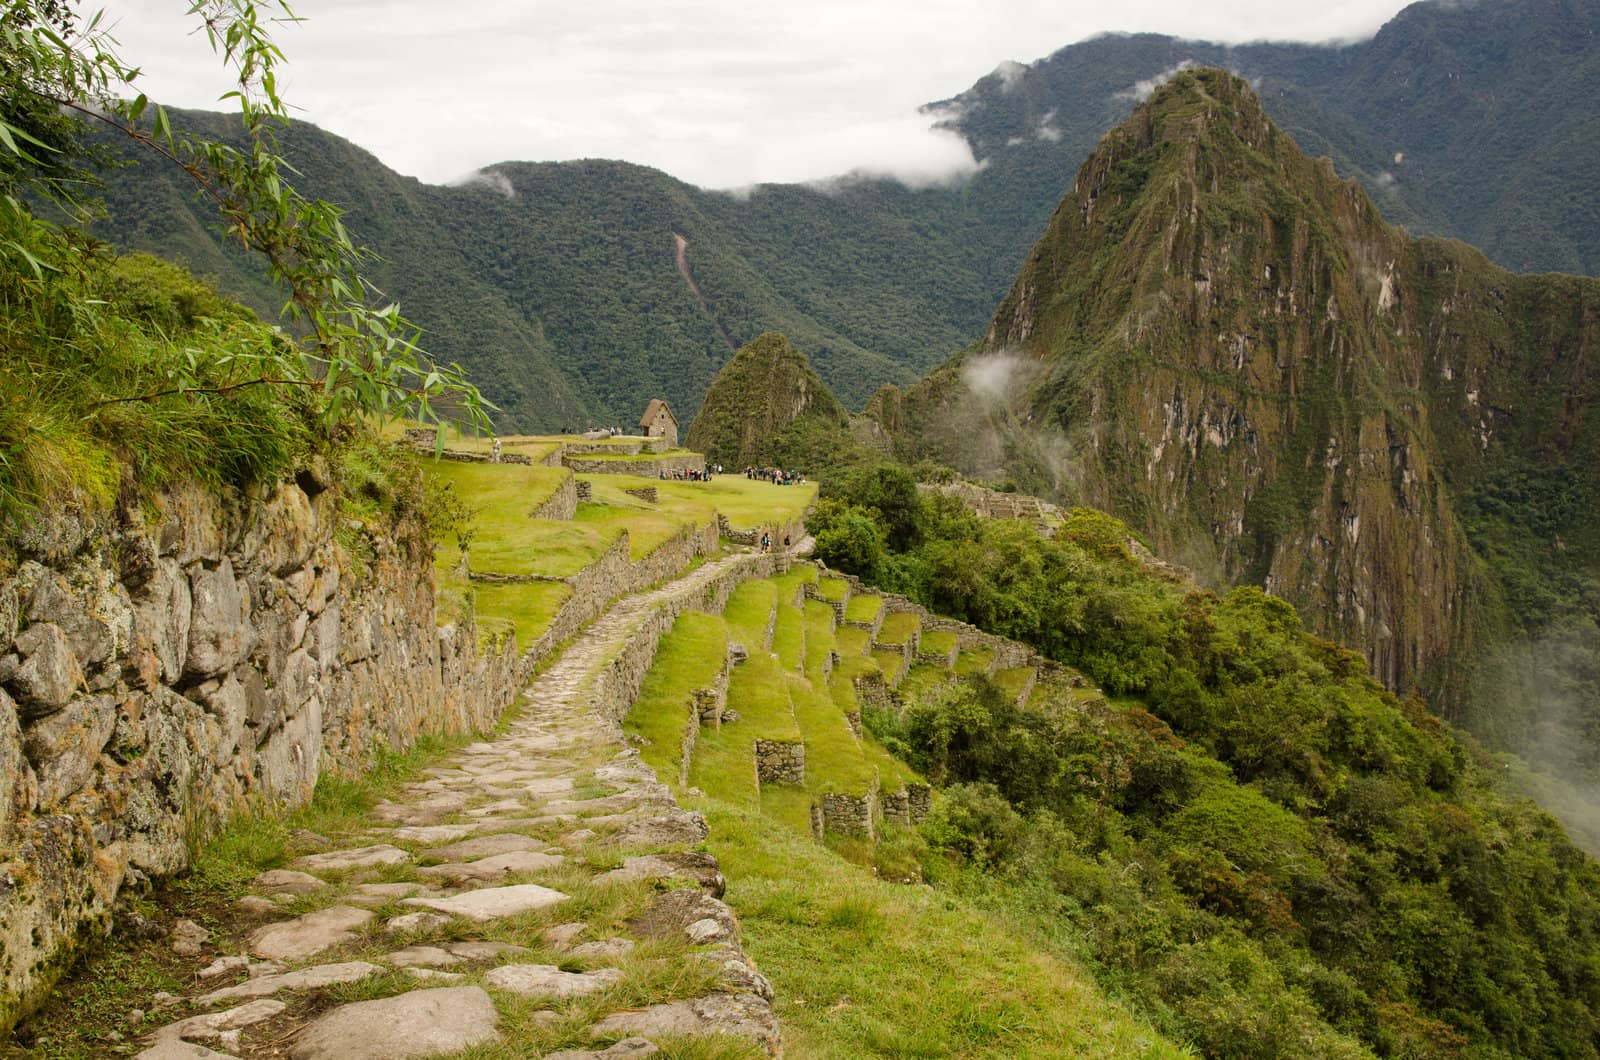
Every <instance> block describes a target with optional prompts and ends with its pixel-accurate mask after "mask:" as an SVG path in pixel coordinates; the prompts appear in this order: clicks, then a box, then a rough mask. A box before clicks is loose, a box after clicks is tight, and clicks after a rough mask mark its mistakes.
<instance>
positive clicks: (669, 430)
mask: <svg viewBox="0 0 1600 1060" xmlns="http://www.w3.org/2000/svg"><path fill="white" fill-rule="evenodd" d="M639 427H640V428H641V429H642V430H643V431H644V434H645V437H646V438H665V439H666V440H667V446H668V447H669V448H672V449H676V448H678V417H676V416H674V415H673V414H672V406H670V405H668V404H667V403H666V402H665V401H662V400H661V399H660V398H651V399H650V404H648V405H646V406H645V407H644V415H643V416H641V417H640V418H639Z"/></svg>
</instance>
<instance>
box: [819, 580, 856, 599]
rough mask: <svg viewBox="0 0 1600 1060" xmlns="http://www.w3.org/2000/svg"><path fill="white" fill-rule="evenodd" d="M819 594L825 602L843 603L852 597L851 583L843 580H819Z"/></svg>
mask: <svg viewBox="0 0 1600 1060" xmlns="http://www.w3.org/2000/svg"><path fill="white" fill-rule="evenodd" d="M817 592H818V593H820V594H821V595H822V598H823V599H824V600H832V601H834V602H835V603H843V602H844V599H845V597H847V596H849V595H850V583H849V582H847V581H845V580H844V579H843V578H834V577H821V578H818V579H817Z"/></svg>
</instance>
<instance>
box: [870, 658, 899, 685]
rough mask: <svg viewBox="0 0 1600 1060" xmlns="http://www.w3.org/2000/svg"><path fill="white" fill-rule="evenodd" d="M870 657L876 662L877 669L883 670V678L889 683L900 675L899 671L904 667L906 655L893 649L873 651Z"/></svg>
mask: <svg viewBox="0 0 1600 1060" xmlns="http://www.w3.org/2000/svg"><path fill="white" fill-rule="evenodd" d="M872 658H873V660H874V661H876V662H877V664H878V669H880V670H882V671H883V679H884V680H885V681H888V682H889V683H890V684H891V685H892V684H894V683H895V681H896V680H897V679H898V678H899V676H900V671H901V670H903V669H904V668H905V665H906V657H905V656H904V655H901V654H900V653H899V652H894V651H882V650H879V651H875V652H873V653H872Z"/></svg>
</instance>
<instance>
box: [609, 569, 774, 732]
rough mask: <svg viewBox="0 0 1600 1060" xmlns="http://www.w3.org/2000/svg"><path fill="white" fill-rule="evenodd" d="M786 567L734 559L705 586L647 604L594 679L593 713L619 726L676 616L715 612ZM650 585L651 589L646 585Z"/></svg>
mask: <svg viewBox="0 0 1600 1060" xmlns="http://www.w3.org/2000/svg"><path fill="white" fill-rule="evenodd" d="M788 567H789V557H788V556H786V555H781V554H777V555H774V554H770V553H768V554H762V553H757V554H754V555H749V556H739V557H737V559H736V561H735V562H733V563H730V564H729V565H728V566H727V567H726V568H725V569H724V570H723V571H722V572H721V573H720V574H719V575H718V576H717V577H715V578H713V579H711V580H710V581H709V582H707V583H705V584H704V585H695V586H694V587H693V588H690V589H684V590H680V591H678V592H676V593H673V594H672V595H670V596H668V597H667V598H665V599H657V600H650V601H648V603H649V606H648V608H647V609H645V610H644V611H643V612H642V614H641V617H640V619H639V621H638V623H637V625H635V626H634V628H633V629H632V630H630V631H629V633H628V635H627V638H626V640H625V642H624V643H623V645H622V648H621V650H620V651H619V652H618V653H617V654H616V655H615V656H614V657H613V658H612V660H611V662H610V663H609V664H608V665H607V666H606V667H605V668H604V669H602V670H601V671H600V672H599V673H598V674H596V675H595V678H594V683H593V685H592V687H591V690H590V693H589V694H590V696H591V700H592V702H593V703H594V706H595V709H596V710H597V711H599V713H600V714H601V715H602V716H603V717H606V718H609V719H610V720H612V721H614V722H616V723H618V724H621V723H622V721H623V719H624V718H626V717H627V716H628V711H629V710H630V709H631V708H632V707H633V702H634V700H636V699H637V698H638V697H639V689H640V687H641V686H643V684H644V677H645V674H646V673H648V672H649V670H650V666H651V664H652V663H654V662H655V657H656V648H657V646H658V645H659V644H660V642H661V638H662V637H664V636H665V635H666V633H667V631H668V630H670V629H671V628H672V624H673V623H674V622H676V621H677V620H678V616H679V615H681V614H682V613H683V612H685V611H688V610H698V611H709V612H720V611H721V610H722V608H723V606H724V605H725V604H727V602H728V594H729V593H731V592H733V589H734V587H735V586H736V585H738V584H739V583H740V582H742V581H744V580H745V579H747V578H770V577H771V576H772V575H774V574H781V573H783V572H784V571H786V570H787V569H788ZM648 584H653V583H648Z"/></svg>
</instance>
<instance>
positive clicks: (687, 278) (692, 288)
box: [672, 232, 739, 351]
mask: <svg viewBox="0 0 1600 1060" xmlns="http://www.w3.org/2000/svg"><path fill="white" fill-rule="evenodd" d="M672 240H673V242H674V243H676V244H677V245H678V275H679V276H682V277H683V282H684V283H686V284H688V285H689V293H690V294H692V295H694V302H695V305H697V306H699V307H700V311H701V312H702V313H704V314H705V315H706V316H708V317H710V318H711V323H713V324H715V325H716V326H717V334H719V335H721V336H722V341H723V342H726V343H727V344H728V349H730V350H734V351H737V350H738V349H739V347H738V345H737V344H735V343H734V341H733V336H732V335H729V334H728V332H727V329H726V328H724V327H723V326H722V321H720V320H718V319H717V317H716V314H714V313H712V312H711V310H710V309H709V308H708V307H707V306H706V296H705V295H703V294H701V293H700V285H699V284H697V283H695V282H694V273H693V272H692V271H691V270H690V268H689V240H688V239H686V238H685V237H684V236H683V235H681V234H680V233H678V232H673V233H672Z"/></svg>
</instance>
